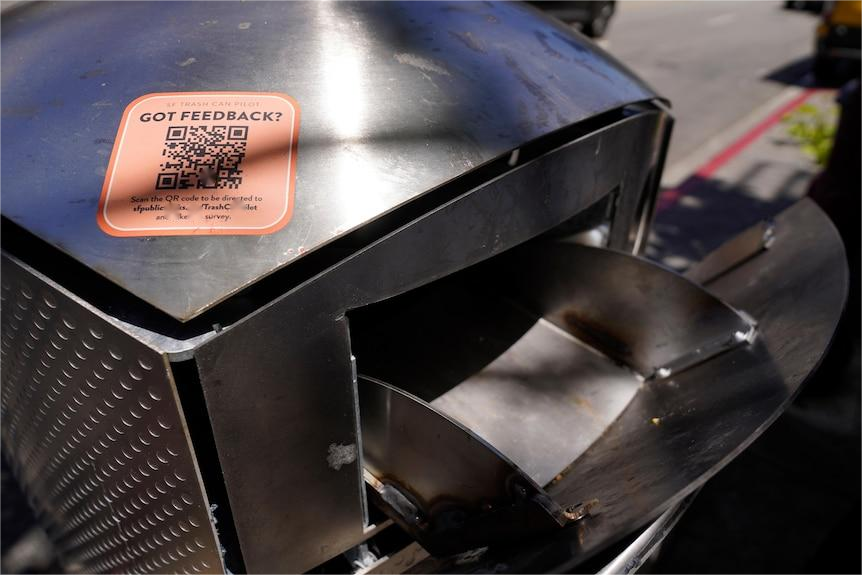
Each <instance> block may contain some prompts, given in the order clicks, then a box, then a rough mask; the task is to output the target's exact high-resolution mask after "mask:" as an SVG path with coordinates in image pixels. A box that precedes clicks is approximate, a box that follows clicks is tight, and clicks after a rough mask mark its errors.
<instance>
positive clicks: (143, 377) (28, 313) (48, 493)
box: [0, 254, 222, 573]
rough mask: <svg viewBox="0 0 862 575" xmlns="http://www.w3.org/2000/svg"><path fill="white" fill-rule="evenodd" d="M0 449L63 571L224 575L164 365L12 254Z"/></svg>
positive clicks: (5, 277)
mask: <svg viewBox="0 0 862 575" xmlns="http://www.w3.org/2000/svg"><path fill="white" fill-rule="evenodd" d="M0 290H2V291H0V299H2V314H3V322H2V338H0V346H2V347H0V357H2V438H3V449H4V451H5V452H6V454H7V456H8V457H9V460H10V462H11V465H12V468H13V471H14V472H15V474H16V476H17V478H18V480H19V481H20V483H21V485H22V486H23V488H24V490H25V492H26V493H27V495H28V498H29V499H30V501H31V504H32V505H33V506H34V508H35V509H36V511H37V514H38V515H39V516H40V518H41V519H42V520H43V521H44V523H45V525H46V527H47V529H48V531H49V534H50V535H51V537H52V539H53V541H54V542H55V544H56V546H57V549H58V550H59V552H60V554H61V558H62V560H63V562H64V564H65V565H66V567H67V568H68V569H69V570H71V571H82V572H152V573H164V572H188V573H212V572H221V571H222V564H221V558H220V554H219V550H218V545H217V543H216V539H215V534H214V532H213V527H212V524H211V522H210V519H209V509H208V504H207V502H206V497H205V494H204V493H203V490H202V486H201V482H200V477H199V473H198V470H197V467H196V463H195V460H194V455H193V453H192V448H191V445H190V443H189V439H188V435H187V432H186V430H185V424H184V421H183V418H182V415H181V413H180V411H179V405H178V401H177V396H176V392H175V389H174V384H173V381H172V378H171V374H170V371H169V369H168V365H167V363H166V361H165V359H164V357H163V356H161V355H159V354H158V353H156V352H155V351H153V350H151V349H150V348H148V347H146V346H145V345H143V344H141V343H140V342H138V341H136V340H135V339H133V338H131V337H130V336H128V335H127V334H125V333H123V332H122V331H120V330H119V329H117V328H116V327H114V326H113V325H111V324H110V323H108V322H107V321H106V320H105V319H103V318H101V317H99V316H98V315H97V314H96V313H94V312H93V311H91V310H90V309H88V308H87V307H85V306H83V305H82V304H81V302H80V301H78V300H76V299H75V298H74V297H72V296H70V295H67V294H66V293H64V292H62V291H60V290H59V289H57V288H55V287H54V286H53V285H51V284H50V283H49V282H48V281H47V280H45V279H43V278H42V277H40V276H38V275H36V274H35V273H33V272H32V271H31V270H29V269H27V268H25V267H23V266H22V265H21V264H19V263H18V262H16V261H14V260H12V259H11V258H10V257H8V256H6V255H5V254H4V256H3V260H2V281H0Z"/></svg>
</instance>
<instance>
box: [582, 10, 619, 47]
mask: <svg viewBox="0 0 862 575" xmlns="http://www.w3.org/2000/svg"><path fill="white" fill-rule="evenodd" d="M597 4H600V5H599V7H598V8H597V9H596V10H595V12H594V13H593V15H592V16H593V17H592V19H591V20H590V21H589V22H586V23H585V24H584V29H583V32H584V34H586V35H587V36H589V37H590V38H601V37H602V36H604V35H605V32H607V30H608V23H609V22H610V21H611V16H612V15H613V13H614V7H613V5H612V4H611V3H609V2H602V3H598V2H597Z"/></svg>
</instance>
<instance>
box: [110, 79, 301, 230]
mask: <svg viewBox="0 0 862 575" xmlns="http://www.w3.org/2000/svg"><path fill="white" fill-rule="evenodd" d="M298 136H299V106H298V105H297V104H296V102H295V101H294V100H293V98H291V97H290V96H287V95H285V94H275V93H259V92H187V93H164V94H147V95H146V96H141V97H140V98H138V99H137V100H135V101H134V102H132V103H131V104H129V105H128V107H126V111H125V112H124V113H123V119H122V121H121V122H120V128H119V130H118V132H117V139H116V141H115V142H114V151H113V153H112V154H111V161H110V164H109V165H108V171H107V173H106V174H105V183H104V185H103V186H102V197H101V199H100V200H99V214H98V218H97V219H98V222H99V226H100V227H101V228H102V230H103V231H104V232H105V233H108V234H110V235H112V236H180V235H211V234H254V235H262V234H269V233H272V232H274V231H276V230H278V229H280V228H281V227H282V226H284V225H285V224H286V223H287V222H288V221H290V217H291V215H292V214H293V186H294V180H295V176H296V149H297V148H296V142H297V138H298Z"/></svg>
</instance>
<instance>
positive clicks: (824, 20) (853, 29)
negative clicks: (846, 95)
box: [814, 0, 862, 80]
mask: <svg viewBox="0 0 862 575" xmlns="http://www.w3.org/2000/svg"><path fill="white" fill-rule="evenodd" d="M860 28H862V1H860V0H841V1H838V2H827V3H826V5H825V6H824V9H823V13H822V17H821V22H820V24H819V25H818V26H817V44H816V53H815V56H814V74H815V75H816V76H817V77H818V79H822V80H831V79H834V78H835V77H836V76H838V75H839V73H841V72H846V71H848V70H849V71H851V73H853V74H855V75H857V76H858V75H859V62H860V58H862V48H860V38H862V35H860ZM842 75H843V74H842Z"/></svg>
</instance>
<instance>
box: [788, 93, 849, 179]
mask: <svg viewBox="0 0 862 575" xmlns="http://www.w3.org/2000/svg"><path fill="white" fill-rule="evenodd" d="M837 115H838V114H837V107H836V106H831V107H830V108H828V109H826V110H822V109H820V108H818V107H817V106H814V105H813V104H802V105H801V106H799V107H798V108H797V109H796V110H794V111H792V112H790V113H789V114H787V115H786V116H784V118H782V119H781V121H782V123H784V124H785V125H787V133H788V134H789V135H790V136H791V137H792V138H793V139H795V140H796V141H797V142H799V144H800V145H801V146H802V151H803V152H805V153H806V154H807V155H808V156H810V157H811V159H812V160H814V161H815V162H816V163H817V165H818V166H825V165H826V162H827V161H828V160H829V153H830V152H831V151H832V142H833V141H834V139H835V126H836V123H837V120H836V118H837Z"/></svg>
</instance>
